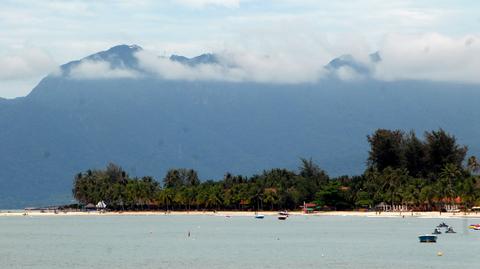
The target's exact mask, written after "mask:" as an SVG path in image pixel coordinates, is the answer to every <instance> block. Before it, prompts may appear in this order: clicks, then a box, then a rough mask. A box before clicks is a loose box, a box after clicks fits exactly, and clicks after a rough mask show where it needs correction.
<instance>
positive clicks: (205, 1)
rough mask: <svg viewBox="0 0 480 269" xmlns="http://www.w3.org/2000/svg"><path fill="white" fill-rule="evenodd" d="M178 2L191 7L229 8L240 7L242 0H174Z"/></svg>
mask: <svg viewBox="0 0 480 269" xmlns="http://www.w3.org/2000/svg"><path fill="white" fill-rule="evenodd" d="M174 1H175V2H176V3H178V4H181V5H183V6H187V7H190V8H205V7H208V6H218V7H227V8H238V7H240V0H174Z"/></svg>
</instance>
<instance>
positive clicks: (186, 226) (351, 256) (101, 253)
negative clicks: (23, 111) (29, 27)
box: [0, 216, 480, 269]
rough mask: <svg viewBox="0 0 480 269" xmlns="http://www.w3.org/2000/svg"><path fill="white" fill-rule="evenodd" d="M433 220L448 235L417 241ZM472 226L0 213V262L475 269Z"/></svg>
mask: <svg viewBox="0 0 480 269" xmlns="http://www.w3.org/2000/svg"><path fill="white" fill-rule="evenodd" d="M441 221H445V222H447V224H450V225H452V226H454V227H455V228H456V230H457V232H458V233H457V234H442V235H440V236H439V240H438V243H437V244H420V243H418V239H417V236H418V235H419V234H422V233H429V232H431V231H432V230H433V228H434V227H435V226H436V225H437V224H438V223H439V222H441ZM473 222H480V220H479V219H476V220H465V219H446V220H441V219H421V218H405V219H401V218H367V217H326V216H321V217H317V216H294V217H291V218H289V219H288V220H286V221H279V220H277V219H276V218H275V217H269V216H267V217H266V218H265V219H263V220H257V219H254V218H253V217H232V218H225V217H216V216H98V217H94V216H88V217H72V216H68V217H67V216H63V217H62V216H54V217H3V218H0V268H36V269H37V268H38V269H47V268H48V269H54V268H62V269H63V268H85V269H87V268H89V269H92V268H94V269H97V268H102V269H104V268H128V269H130V268H132V269H147V268H172V269H177V268H199V269H201V268H209V269H214V268H232V269H238V268H288V269H293V268H334V269H335V268H369V269H370V268H389V269H395V268H435V269H440V268H449V269H451V268H478V266H480V262H479V255H480V252H479V249H480V231H478V232H475V231H470V230H468V229H467V228H466V226H467V225H468V224H469V223H473ZM189 231H190V237H188V232H189ZM439 251H441V252H443V254H444V255H443V256H441V257H440V256H437V252H439Z"/></svg>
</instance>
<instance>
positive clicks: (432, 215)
mask: <svg viewBox="0 0 480 269" xmlns="http://www.w3.org/2000/svg"><path fill="white" fill-rule="evenodd" d="M257 213H258V214H261V215H265V216H277V215H278V212H277V211H259V212H257ZM289 215H290V216H293V217H298V216H312V217H321V216H338V217H373V218H469V219H470V218H472V219H475V218H478V219H480V214H475V213H468V212H467V213H466V214H465V213H464V212H455V213H454V212H442V213H441V214H440V213H439V212H437V211H435V212H432V211H429V212H381V213H380V214H378V212H360V211H322V212H315V213H310V214H304V213H303V212H302V211H292V212H289ZM25 216H35V217H37V216H38V217H49V216H55V217H61V216H212V217H254V216H255V212H253V211H216V212H214V211H169V212H168V213H166V212H165V211H122V212H118V211H107V212H99V211H90V212H84V211H67V212H63V211H58V212H57V213H55V212H53V211H47V212H40V211H22V210H19V211H13V210H11V211H0V217H25Z"/></svg>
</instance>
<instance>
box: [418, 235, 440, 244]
mask: <svg viewBox="0 0 480 269" xmlns="http://www.w3.org/2000/svg"><path fill="white" fill-rule="evenodd" d="M418 240H420V243H436V242H437V236H436V235H433V234H427V235H420V236H419V237H418Z"/></svg>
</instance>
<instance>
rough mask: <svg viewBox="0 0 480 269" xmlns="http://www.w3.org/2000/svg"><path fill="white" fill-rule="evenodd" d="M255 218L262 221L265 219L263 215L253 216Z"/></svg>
mask: <svg viewBox="0 0 480 269" xmlns="http://www.w3.org/2000/svg"><path fill="white" fill-rule="evenodd" d="M255 218H256V219H263V218H265V215H261V214H256V215H255Z"/></svg>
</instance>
